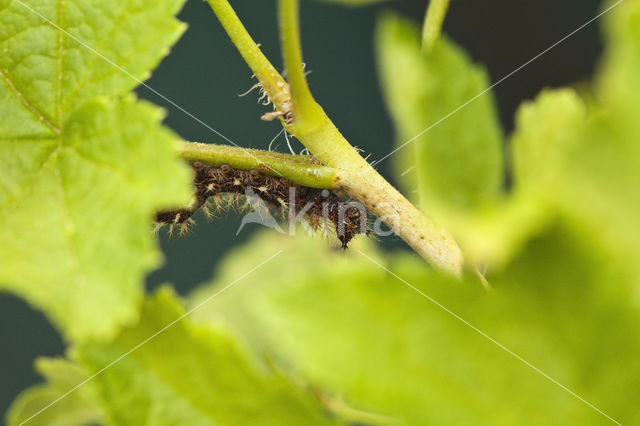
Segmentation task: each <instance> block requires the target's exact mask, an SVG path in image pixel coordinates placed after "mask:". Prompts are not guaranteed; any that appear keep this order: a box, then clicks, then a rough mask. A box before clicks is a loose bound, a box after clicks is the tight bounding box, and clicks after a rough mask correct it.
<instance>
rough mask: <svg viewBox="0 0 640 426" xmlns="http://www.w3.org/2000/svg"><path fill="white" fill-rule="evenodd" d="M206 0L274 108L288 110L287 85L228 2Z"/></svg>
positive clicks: (289, 105)
mask: <svg viewBox="0 0 640 426" xmlns="http://www.w3.org/2000/svg"><path fill="white" fill-rule="evenodd" d="M207 1H208V2H209V5H210V6H211V8H212V9H213V12H214V13H215V14H216V16H217V17H218V20H219V21H220V23H221V24H222V26H223V27H224V29H225V31H226V32H227V34H228V35H229V38H230V39H231V41H232V42H233V44H234V45H235V46H236V48H237V49H238V51H239V52H240V54H241V55H242V58H243V59H244V60H245V62H246V63H247V65H249V68H251V71H253V74H254V75H255V76H256V78H257V79H258V81H259V82H260V84H261V85H262V88H263V89H264V90H265V92H266V93H267V95H268V96H269V99H271V101H272V102H273V105H274V107H275V109H276V110H277V111H282V112H283V114H284V113H287V112H289V111H290V110H291V96H290V94H289V86H288V85H287V83H286V82H285V80H284V79H283V78H282V76H281V75H280V73H279V72H278V71H277V70H276V69H275V68H274V67H273V65H272V64H271V62H269V60H268V59H267V58H266V56H264V54H263V53H262V51H261V50H260V47H258V45H257V44H256V42H255V41H253V38H251V36H250V35H249V33H248V32H247V29H246V28H245V27H244V25H243V24H242V22H241V21H240V19H239V18H238V15H236V13H235V11H234V10H233V8H232V7H231V5H230V4H229V2H228V1H227V0H207Z"/></svg>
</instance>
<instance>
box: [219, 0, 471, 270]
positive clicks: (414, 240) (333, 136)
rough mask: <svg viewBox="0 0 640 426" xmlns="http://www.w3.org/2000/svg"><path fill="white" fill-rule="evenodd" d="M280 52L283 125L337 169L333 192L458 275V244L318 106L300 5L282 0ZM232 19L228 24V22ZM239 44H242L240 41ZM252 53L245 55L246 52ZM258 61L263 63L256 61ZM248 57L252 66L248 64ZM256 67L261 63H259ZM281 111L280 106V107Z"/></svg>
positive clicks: (222, 5) (241, 32)
mask: <svg viewBox="0 0 640 426" xmlns="http://www.w3.org/2000/svg"><path fill="white" fill-rule="evenodd" d="M209 3H210V4H211V6H212V7H213V9H214V11H215V12H216V14H217V16H218V18H219V19H220V20H221V21H222V24H223V26H224V28H225V29H226V30H227V32H229V36H230V37H231V40H232V41H233V42H234V43H235V44H236V47H237V48H238V49H239V50H240V52H241V54H242V56H243V57H244V58H245V60H246V61H247V63H248V64H249V66H250V67H251V69H252V70H254V73H256V76H257V77H258V79H260V82H261V83H262V85H263V87H264V88H265V90H267V93H269V90H270V89H268V88H269V87H277V86H278V85H277V83H278V82H279V81H280V80H279V79H278V78H281V77H280V76H279V75H278V78H276V80H274V81H266V80H263V78H266V79H270V78H273V76H272V75H270V74H269V73H264V74H259V73H257V72H256V67H258V68H261V67H263V66H264V64H263V63H262V59H264V60H265V61H267V62H268V60H267V59H266V58H265V57H264V55H262V53H260V54H259V55H258V54H257V53H255V52H256V51H257V52H259V50H260V49H259V48H258V47H257V46H255V43H254V44H253V45H252V46H247V43H249V41H251V42H253V40H251V37H250V36H249V35H248V34H246V30H245V29H244V27H243V26H242V24H241V23H240V22H239V20H238V18H237V16H236V15H235V13H233V10H231V6H229V4H228V2H227V1H226V0H209ZM278 4H279V17H280V28H281V32H282V34H281V40H282V51H283V53H284V61H285V66H286V68H287V71H288V73H289V83H290V88H291V99H292V101H291V102H292V104H291V107H292V108H291V109H290V110H286V111H285V110H281V111H283V112H287V113H288V112H290V113H291V115H289V116H287V120H286V121H287V122H286V123H285V126H286V128H287V130H289V131H290V132H291V133H293V134H294V135H295V136H296V137H297V138H298V140H299V141H300V142H302V144H304V145H305V146H306V147H307V148H308V149H309V151H310V152H312V153H313V155H314V157H315V158H317V159H318V160H319V161H320V162H321V163H322V164H323V165H325V166H328V167H330V168H332V169H335V182H334V185H333V186H331V188H339V189H342V190H344V191H345V192H346V193H347V194H348V195H349V196H351V197H352V198H353V199H355V200H357V201H359V202H360V203H362V204H363V205H364V206H365V207H366V208H367V209H368V210H369V211H370V212H371V213H373V214H374V215H376V217H378V218H379V219H381V220H383V221H384V222H385V223H386V224H387V225H388V226H389V227H391V228H392V229H393V230H394V231H395V232H396V234H398V235H399V236H400V237H401V238H402V239H403V240H404V241H405V242H406V243H407V244H409V246H411V247H412V248H413V249H414V250H415V251H416V252H417V253H418V254H420V255H421V256H422V257H423V258H424V259H425V260H427V261H428V262H429V263H431V264H432V265H434V266H436V267H438V268H439V269H442V270H445V271H448V272H449V273H452V274H454V275H459V274H460V273H461V271H462V265H463V259H462V253H461V251H460V248H459V247H458V245H457V244H456V242H455V241H454V239H453V238H452V237H451V236H450V235H449V234H448V233H447V232H446V231H445V230H444V229H442V228H439V227H437V226H436V225H435V224H433V223H432V222H431V221H430V220H429V219H427V218H426V217H425V216H424V215H423V214H422V213H421V212H420V211H419V210H418V209H416V207H415V206H414V205H413V204H411V203H410V202H409V201H408V200H407V199H406V198H405V197H404V196H402V194H400V193H399V192H398V191H397V190H396V189H395V188H394V187H393V186H391V185H390V184H389V183H388V182H387V181H386V180H385V179H384V178H383V177H382V176H381V175H380V174H379V173H378V172H377V171H376V170H375V169H374V168H373V167H371V165H370V164H369V163H367V161H366V160H365V159H364V158H362V157H361V156H360V154H359V153H358V152H357V151H356V150H355V148H353V147H352V146H351V145H350V144H349V142H347V140H346V139H345V138H344V136H342V134H341V133H340V132H339V131H338V129H337V128H336V127H335V125H334V124H333V123H332V122H331V120H330V119H329V118H328V117H327V115H326V114H325V113H324V110H323V109H322V107H320V105H318V104H317V103H316V102H315V100H314V99H313V96H312V95H311V92H310V91H309V88H308V86H307V82H306V78H305V76H304V70H303V69H302V53H301V47H300V35H299V29H298V1H297V0H279V3H278ZM224 19H229V20H230V22H224ZM236 40H238V42H236ZM243 49H247V50H248V52H245V53H243V52H242V50H243ZM256 57H259V58H260V60H256ZM247 58H249V59H250V60H251V61H252V62H250V60H249V59H247ZM256 62H257V63H258V64H256ZM276 106H277V105H276Z"/></svg>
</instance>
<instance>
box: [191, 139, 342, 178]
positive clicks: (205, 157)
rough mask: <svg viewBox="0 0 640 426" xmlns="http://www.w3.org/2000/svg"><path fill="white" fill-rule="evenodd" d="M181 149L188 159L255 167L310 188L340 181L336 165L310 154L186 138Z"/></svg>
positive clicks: (217, 164)
mask: <svg viewBox="0 0 640 426" xmlns="http://www.w3.org/2000/svg"><path fill="white" fill-rule="evenodd" d="M178 150H179V153H180V155H181V156H182V158H184V159H185V160H188V161H202V162H203V163H205V164H210V165H213V166H219V165H221V164H228V165H230V166H231V167H233V168H235V169H240V170H252V169H255V170H258V171H260V172H262V173H266V174H270V175H273V176H278V177H283V178H285V179H289V180H290V181H292V182H295V183H297V184H300V185H303V186H308V187H310V188H322V189H337V183H338V182H339V179H338V173H337V171H336V170H335V169H332V168H330V167H325V166H322V165H319V164H317V162H315V160H314V159H313V157H312V156H310V155H290V154H282V153H278V152H271V151H263V150H259V149H246V148H238V147H235V146H229V145H214V144H206V143H197V142H182V143H181V144H180V146H179V148H178Z"/></svg>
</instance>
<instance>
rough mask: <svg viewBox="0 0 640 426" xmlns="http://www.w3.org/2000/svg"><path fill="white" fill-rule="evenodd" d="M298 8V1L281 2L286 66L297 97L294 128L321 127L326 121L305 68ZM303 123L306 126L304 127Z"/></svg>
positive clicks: (283, 50) (294, 101) (294, 105)
mask: <svg viewBox="0 0 640 426" xmlns="http://www.w3.org/2000/svg"><path fill="white" fill-rule="evenodd" d="M298 7H299V4H298V2H297V1H295V0H283V1H280V2H279V8H278V11H279V15H280V19H279V23H280V39H281V42H282V54H283V57H284V66H285V69H286V70H287V81H288V82H289V86H290V90H291V93H292V94H294V93H295V95H294V96H293V98H292V106H293V117H292V118H293V120H294V126H295V127H312V126H314V125H321V124H322V123H323V122H324V121H325V120H324V118H325V117H324V112H323V111H322V108H321V107H320V105H318V103H317V102H316V101H315V100H314V99H313V96H312V95H311V91H310V90H309V86H308V84H307V78H306V77H305V75H304V69H303V67H302V64H303V62H302V48H301V46H300V28H299V25H298V13H299V11H298ZM301 120H304V121H305V122H304V123H301Z"/></svg>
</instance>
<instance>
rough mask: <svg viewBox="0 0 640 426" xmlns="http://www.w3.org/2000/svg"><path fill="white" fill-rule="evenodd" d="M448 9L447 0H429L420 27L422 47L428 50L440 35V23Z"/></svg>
mask: <svg viewBox="0 0 640 426" xmlns="http://www.w3.org/2000/svg"><path fill="white" fill-rule="evenodd" d="M448 9H449V0H431V1H430V2H429V8H428V9H427V14H426V15H425V18H424V25H423V27H422V47H423V48H424V49H425V50H430V49H431V48H432V47H433V45H434V44H435V42H436V41H437V40H438V37H440V32H441V30H442V23H443V22H444V18H445V16H446V15H447V10H448Z"/></svg>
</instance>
